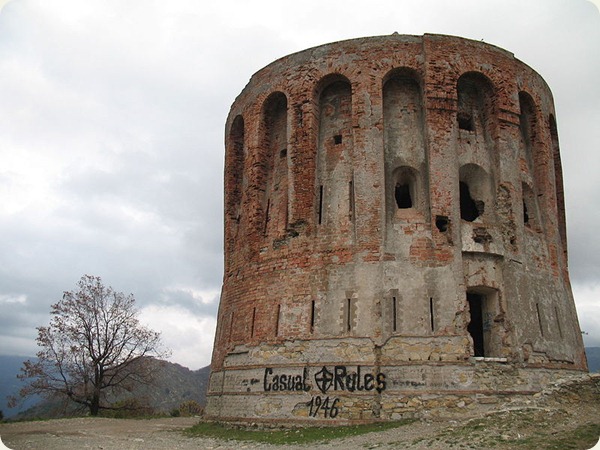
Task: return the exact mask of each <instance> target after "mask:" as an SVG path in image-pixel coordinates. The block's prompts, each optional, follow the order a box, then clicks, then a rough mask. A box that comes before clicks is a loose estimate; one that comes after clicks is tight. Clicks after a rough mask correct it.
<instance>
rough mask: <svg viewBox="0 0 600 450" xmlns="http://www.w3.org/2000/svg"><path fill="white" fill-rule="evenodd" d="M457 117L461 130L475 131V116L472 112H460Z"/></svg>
mask: <svg viewBox="0 0 600 450" xmlns="http://www.w3.org/2000/svg"><path fill="white" fill-rule="evenodd" d="M456 119H457V120H458V128H460V129H461V130H467V131H475V127H474V126H473V116H472V115H471V114H467V113H465V112H459V113H458V114H457V116H456Z"/></svg>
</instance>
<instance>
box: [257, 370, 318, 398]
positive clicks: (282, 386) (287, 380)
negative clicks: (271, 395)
mask: <svg viewBox="0 0 600 450" xmlns="http://www.w3.org/2000/svg"><path fill="white" fill-rule="evenodd" d="M307 378H308V367H305V368H304V369H303V370H302V375H290V374H282V375H273V369H271V368H269V367H268V368H266V369H265V376H264V378H263V387H264V389H265V392H269V391H290V392H293V391H305V392H308V391H309V390H310V386H309V385H307V384H306V380H307Z"/></svg>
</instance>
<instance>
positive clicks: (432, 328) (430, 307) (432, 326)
mask: <svg viewBox="0 0 600 450" xmlns="http://www.w3.org/2000/svg"><path fill="white" fill-rule="evenodd" d="M429 317H430V319H431V331H435V317H434V315H433V298H432V297H429Z"/></svg>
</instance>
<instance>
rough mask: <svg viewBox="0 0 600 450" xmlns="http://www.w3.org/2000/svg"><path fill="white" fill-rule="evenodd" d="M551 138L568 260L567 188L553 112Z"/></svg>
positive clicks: (559, 227)
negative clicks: (564, 183) (564, 181)
mask: <svg viewBox="0 0 600 450" xmlns="http://www.w3.org/2000/svg"><path fill="white" fill-rule="evenodd" d="M548 122H549V126H550V138H551V140H552V160H553V163H554V164H553V165H554V185H555V189H556V212H557V214H558V231H559V235H560V240H561V243H562V248H563V253H564V256H565V261H567V224H566V216H565V188H564V185H563V175H562V162H561V159H560V148H559V145H558V129H557V128H556V119H555V118H554V116H553V115H552V114H550V116H549V117H548Z"/></svg>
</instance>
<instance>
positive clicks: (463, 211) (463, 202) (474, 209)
mask: <svg viewBox="0 0 600 450" xmlns="http://www.w3.org/2000/svg"><path fill="white" fill-rule="evenodd" d="M482 213H483V202H478V201H476V200H474V199H473V197H471V192H470V191H469V185H468V184H467V183H463V182H462V181H461V182H460V218H461V219H463V220H466V221H467V222H473V221H474V220H475V219H477V218H478V217H479V216H480V215H481V214H482Z"/></svg>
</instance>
